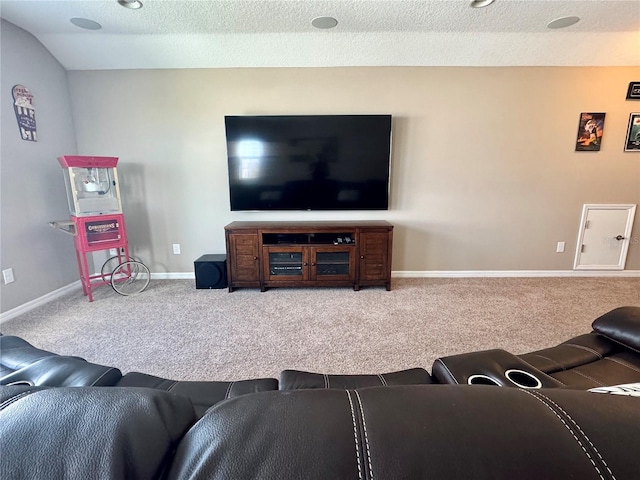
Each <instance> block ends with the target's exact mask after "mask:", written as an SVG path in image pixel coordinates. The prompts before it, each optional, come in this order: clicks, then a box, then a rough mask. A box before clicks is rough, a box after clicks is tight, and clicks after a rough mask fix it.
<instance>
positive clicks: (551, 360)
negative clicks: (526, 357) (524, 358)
mask: <svg viewBox="0 0 640 480" xmlns="http://www.w3.org/2000/svg"><path fill="white" fill-rule="evenodd" d="M530 355H532V356H534V357H540V358H543V359H544V360H548V361H550V362H551V363H553V364H555V365H557V366H558V367H560V369H561V370H566V369H567V368H566V367H565V366H564V365H562V364H561V363H560V362H558V361H557V360H554V359H553V358H549V357H545V356H544V355H540V354H539V353H532V354H530ZM544 373H547V372H544Z"/></svg>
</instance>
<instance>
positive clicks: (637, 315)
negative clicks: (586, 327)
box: [591, 307, 640, 352]
mask: <svg viewBox="0 0 640 480" xmlns="http://www.w3.org/2000/svg"><path fill="white" fill-rule="evenodd" d="M591 327H592V328H593V330H594V331H595V332H596V333H597V334H599V335H602V336H603V337H606V338H608V339H609V340H613V341H614V342H617V343H619V344H620V345H623V346H625V347H627V348H630V349H631V350H634V351H636V352H640V307H619V308H615V309H613V310H611V311H610V312H607V313H605V314H604V315H602V316H600V317H598V318H596V319H595V320H594V321H593V323H592V324H591Z"/></svg>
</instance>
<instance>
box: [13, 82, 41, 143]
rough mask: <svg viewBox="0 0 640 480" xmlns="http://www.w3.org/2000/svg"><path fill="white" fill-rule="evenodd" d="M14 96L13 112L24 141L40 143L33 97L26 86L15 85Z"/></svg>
mask: <svg viewBox="0 0 640 480" xmlns="http://www.w3.org/2000/svg"><path fill="white" fill-rule="evenodd" d="M11 93H12V94H13V110H14V111H15V113H16V120H17V121H18V129H19V130H20V136H21V137H22V140H29V141H31V142H37V141H38V134H37V132H36V110H35V108H33V95H32V94H31V92H30V91H29V89H28V88H27V87H25V86H24V85H15V86H14V87H13V88H12V89H11Z"/></svg>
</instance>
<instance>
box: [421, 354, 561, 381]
mask: <svg viewBox="0 0 640 480" xmlns="http://www.w3.org/2000/svg"><path fill="white" fill-rule="evenodd" d="M431 374H432V375H433V377H434V378H435V379H436V380H437V381H438V382H440V383H450V384H451V383H460V384H469V385H478V384H481V385H498V386H501V387H520V388H550V387H561V386H563V385H562V383H560V382H559V381H557V380H556V379H554V378H552V377H550V376H549V375H547V374H545V373H543V372H541V371H540V370H538V369H537V368H535V367H533V366H532V365H530V364H528V363H527V362H525V361H524V360H522V359H520V358H518V357H516V356H515V355H513V354H511V353H509V352H507V351H505V350H501V349H495V350H484V351H480V352H472V353H463V354H460V355H452V356H449V357H442V358H438V359H436V361H435V362H434V363H433V367H432V370H431Z"/></svg>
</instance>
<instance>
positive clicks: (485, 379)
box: [467, 375, 501, 387]
mask: <svg viewBox="0 0 640 480" xmlns="http://www.w3.org/2000/svg"><path fill="white" fill-rule="evenodd" d="M467 383H468V384H469V385H495V386H498V387H500V386H501V385H500V384H499V383H498V382H497V381H496V380H494V379H493V378H491V377H489V376H488V375H471V376H470V377H469V378H468V379H467Z"/></svg>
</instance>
